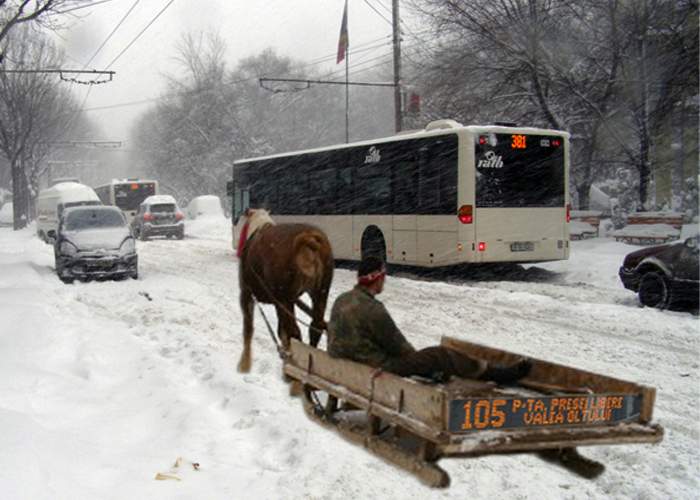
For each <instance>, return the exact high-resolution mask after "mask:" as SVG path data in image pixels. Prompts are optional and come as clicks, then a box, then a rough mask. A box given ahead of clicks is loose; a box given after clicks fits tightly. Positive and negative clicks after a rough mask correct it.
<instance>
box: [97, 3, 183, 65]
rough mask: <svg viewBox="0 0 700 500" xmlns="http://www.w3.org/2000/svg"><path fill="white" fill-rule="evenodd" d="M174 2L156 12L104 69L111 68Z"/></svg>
mask: <svg viewBox="0 0 700 500" xmlns="http://www.w3.org/2000/svg"><path fill="white" fill-rule="evenodd" d="M174 1H175V0H170V1H169V2H168V3H167V4H166V5H165V7H163V8H162V9H161V10H160V11H159V12H158V14H156V15H155V17H154V18H153V19H151V20H150V21H149V23H148V24H147V25H146V26H145V27H144V28H143V29H142V30H141V31H139V34H138V35H136V36H135V37H134V38H133V40H131V41H130V42H129V44H128V45H127V46H126V47H124V49H123V50H122V51H121V52H120V53H119V54H117V56H116V57H115V58H114V59H112V62H110V63H109V64H108V65H107V68H106V69H109V68H111V67H112V65H113V64H114V63H115V62H117V61H118V60H119V58H120V57H121V56H122V55H124V53H125V52H126V51H127V50H129V48H130V47H131V46H132V45H133V44H134V43H136V41H137V40H138V39H139V38H140V37H141V35H143V34H144V33H145V32H146V30H147V29H148V28H150V27H151V25H152V24H153V23H154V22H156V20H157V19H158V18H159V17H160V16H161V15H162V14H163V12H165V11H166V10H167V9H168V7H170V6H171V5H172V4H173V2H174Z"/></svg>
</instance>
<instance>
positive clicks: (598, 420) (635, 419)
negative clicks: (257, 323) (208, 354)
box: [284, 337, 663, 487]
mask: <svg viewBox="0 0 700 500" xmlns="http://www.w3.org/2000/svg"><path fill="white" fill-rule="evenodd" d="M441 344H442V345H443V346H445V347H448V348H450V349H454V350H456V351H460V352H462V353H464V354H467V355H469V356H472V357H476V358H480V359H485V360H487V361H489V362H492V363H496V364H502V365H509V364H511V363H514V362H515V361H517V360H518V359H520V358H521V356H520V355H518V354H514V353H511V352H507V351H502V350H499V349H494V348H490V347H486V346H482V345H478V344H474V343H470V342H464V341H460V340H457V339H454V338H450V337H443V338H442V342H441ZM531 359H532V358H531ZM532 362H533V366H532V370H531V372H530V374H529V375H528V377H527V378H525V379H522V380H521V381H519V382H518V386H515V387H500V386H497V385H496V384H494V383H492V382H481V381H475V380H463V379H452V381H450V383H448V384H434V383H427V381H418V380H414V379H412V378H402V377H398V376H396V375H393V374H391V373H384V372H382V373H380V374H379V375H376V372H375V370H374V369H373V368H371V367H369V366H366V365H363V364H360V363H355V362H352V361H348V360H343V359H336V358H332V357H330V356H329V355H328V354H327V353H326V352H325V351H321V350H319V349H315V348H313V347H310V346H308V345H306V344H303V343H301V342H298V341H296V340H293V341H292V344H291V347H290V350H289V353H288V357H287V358H286V360H285V363H284V373H285V375H286V376H287V377H288V378H289V379H291V381H292V382H293V385H296V386H297V387H298V386H299V385H301V387H302V388H303V390H302V401H303V404H304V409H305V411H306V412H307V414H308V415H309V416H310V417H311V418H312V419H313V420H315V421H316V422H318V423H320V424H322V425H324V426H326V427H329V428H332V429H334V430H335V431H337V432H339V433H340V434H341V435H342V436H343V437H345V438H347V439H349V440H350V441H352V442H354V443H356V444H360V445H362V446H364V447H365V448H367V449H368V450H369V451H371V452H373V453H375V454H377V455H379V456H380V457H382V458H384V459H386V460H387V461H389V462H390V463H393V464H394V465H396V466H399V467H401V468H403V469H405V470H407V471H409V472H411V473H412V474H414V475H416V476H417V477H418V478H419V479H420V480H421V481H423V482H424V483H426V484H427V485H429V486H433V487H446V486H448V485H449V482H450V478H449V476H448V474H447V472H445V471H444V470H443V469H442V468H440V467H439V466H438V465H437V461H438V460H439V459H440V458H443V457H474V456H480V455H486V454H491V453H519V452H535V453H538V455H540V456H541V457H542V458H544V459H545V460H549V461H554V462H556V463H558V464H559V465H562V466H564V467H566V468H568V469H570V470H572V471H574V472H576V473H578V474H580V475H583V476H584V477H589V478H592V477H596V476H597V475H599V474H600V473H601V472H602V471H603V469H604V467H603V465H602V464H599V463H598V462H594V461H592V460H588V459H586V458H585V457H582V456H581V455H579V454H578V452H577V450H576V447H577V446H590V445H608V444H631V443H658V442H660V441H661V439H662V438H663V429H662V428H661V426H659V425H655V424H651V419H652V411H653V406H654V398H655V393H656V390H655V389H653V388H651V387H645V386H641V385H637V384H634V383H631V382H626V381H624V380H619V379H615V378H612V377H607V376H603V375H598V374H595V373H591V372H587V371H583V370H578V369H575V368H571V367H567V366H563V365H558V364H555V363H549V362H546V361H542V360H537V359H532ZM338 403H342V404H340V406H339V404H338Z"/></svg>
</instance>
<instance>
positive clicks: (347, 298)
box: [328, 285, 415, 367]
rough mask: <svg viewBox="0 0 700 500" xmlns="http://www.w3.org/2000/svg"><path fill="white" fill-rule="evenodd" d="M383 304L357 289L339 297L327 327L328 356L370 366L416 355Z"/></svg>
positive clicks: (359, 288)
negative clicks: (412, 353) (406, 355)
mask: <svg viewBox="0 0 700 500" xmlns="http://www.w3.org/2000/svg"><path fill="white" fill-rule="evenodd" d="M414 351H415V349H414V348H413V346H412V345H411V344H410V343H409V342H408V341H407V340H406V338H405V337H404V336H403V334H402V333H401V331H400V330H399V329H398V327H397V326H396V324H395V323H394V320H392V319H391V316H389V313H388V312H387V310H386V308H385V307H384V304H382V303H381V302H379V301H378V300H377V299H375V298H374V297H373V296H372V294H370V293H369V292H368V291H367V290H366V289H365V288H363V287H361V286H359V285H357V286H355V288H353V289H352V290H350V291H349V292H345V293H343V294H342V295H340V296H339V297H338V298H337V299H336V301H335V303H334V304H333V309H332V310H331V320H330V323H329V324H328V353H329V354H330V355H331V356H333V357H336V358H347V359H351V360H353V361H357V362H360V363H365V364H368V365H370V366H375V367H380V366H382V365H384V364H385V363H386V362H387V361H390V360H392V359H395V358H399V357H401V356H403V355H404V354H408V353H411V352H414Z"/></svg>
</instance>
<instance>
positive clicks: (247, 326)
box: [238, 290, 255, 373]
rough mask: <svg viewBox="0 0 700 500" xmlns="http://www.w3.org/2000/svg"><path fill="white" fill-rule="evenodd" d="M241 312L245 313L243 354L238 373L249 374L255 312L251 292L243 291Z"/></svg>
mask: <svg viewBox="0 0 700 500" xmlns="http://www.w3.org/2000/svg"><path fill="white" fill-rule="evenodd" d="M240 301H241V311H242V312H243V352H242V353H241V359H240V360H239V361H238V371H239V372H240V373H248V372H249V371H250V367H251V364H252V359H251V358H252V356H251V352H250V343H251V340H252V339H253V312H254V307H255V301H254V300H253V294H252V293H251V292H250V290H241V297H240Z"/></svg>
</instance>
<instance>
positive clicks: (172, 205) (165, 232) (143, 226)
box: [131, 195, 185, 241]
mask: <svg viewBox="0 0 700 500" xmlns="http://www.w3.org/2000/svg"><path fill="white" fill-rule="evenodd" d="M184 218H185V216H184V214H183V213H182V212H181V211H180V209H179V208H178V206H177V203H176V202H175V198H173V197H172V196H169V195H154V196H149V197H148V198H146V199H145V200H143V202H142V203H141V205H140V206H139V211H138V213H137V214H136V216H135V217H134V220H133V221H131V227H132V228H133V230H134V234H135V235H136V236H137V237H139V238H140V239H141V240H142V241H146V240H148V239H149V238H151V237H152V236H165V237H167V238H170V237H171V236H173V237H175V238H177V239H179V240H181V239H182V238H184V237H185V221H184Z"/></svg>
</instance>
